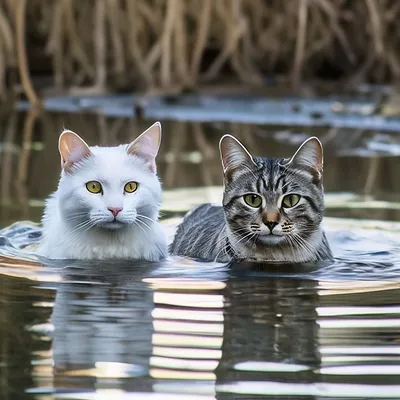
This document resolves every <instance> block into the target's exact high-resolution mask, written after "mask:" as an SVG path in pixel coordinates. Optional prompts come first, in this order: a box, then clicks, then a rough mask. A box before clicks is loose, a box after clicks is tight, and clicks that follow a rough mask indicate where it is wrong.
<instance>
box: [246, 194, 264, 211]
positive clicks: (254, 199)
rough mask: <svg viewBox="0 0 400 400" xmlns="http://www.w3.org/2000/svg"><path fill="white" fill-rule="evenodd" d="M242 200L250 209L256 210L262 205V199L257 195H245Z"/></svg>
mask: <svg viewBox="0 0 400 400" xmlns="http://www.w3.org/2000/svg"><path fill="white" fill-rule="evenodd" d="M243 199H244V201H245V203H246V204H247V205H249V206H250V207H254V208H258V207H260V206H261V204H262V198H261V196H259V195H258V194H245V195H244V197H243Z"/></svg>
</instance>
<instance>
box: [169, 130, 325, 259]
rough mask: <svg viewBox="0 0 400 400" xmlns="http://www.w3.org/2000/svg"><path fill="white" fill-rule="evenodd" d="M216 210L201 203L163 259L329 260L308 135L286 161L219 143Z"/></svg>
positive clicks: (317, 150) (318, 169) (317, 162)
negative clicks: (220, 180) (220, 200)
mask: <svg viewBox="0 0 400 400" xmlns="http://www.w3.org/2000/svg"><path fill="white" fill-rule="evenodd" d="M220 153H221V160H222V167H223V173H224V185H225V188H224V195H223V205H222V207H221V206H216V205H212V204H203V205H201V206H199V207H197V208H195V209H194V210H192V211H190V212H189V213H188V214H187V215H186V216H185V218H184V220H183V222H182V223H181V224H180V225H179V227H178V229H177V232H176V235H175V238H174V240H173V243H172V244H171V246H170V252H171V254H176V255H182V256H189V257H194V258H199V259H203V260H216V261H220V262H228V261H231V260H241V261H243V260H248V261H264V262H265V261H267V262H269V261H271V262H286V263H287V262H289V263H293V262H309V261H317V260H324V259H330V258H332V253H331V250H330V247H329V244H328V241H327V239H326V236H325V233H324V231H323V229H322V227H321V222H322V218H323V213H324V189H323V182H322V170H323V152H322V145H321V143H320V141H319V140H318V139H317V138H316V137H311V138H309V139H308V140H306V141H305V142H304V143H303V144H302V145H301V146H300V147H299V149H298V150H297V151H296V152H295V154H294V155H293V157H291V158H289V159H283V158H281V159H271V158H264V157H253V156H252V155H251V154H250V153H249V152H248V151H247V149H246V148H245V147H244V146H243V145H242V144H241V143H240V142H239V141H238V140H237V139H236V138H234V137H233V136H231V135H225V136H224V137H223V138H222V139H221V141H220Z"/></svg>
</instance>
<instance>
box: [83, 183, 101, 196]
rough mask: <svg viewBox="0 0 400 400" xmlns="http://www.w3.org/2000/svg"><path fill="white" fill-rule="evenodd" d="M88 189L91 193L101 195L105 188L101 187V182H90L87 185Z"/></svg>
mask: <svg viewBox="0 0 400 400" xmlns="http://www.w3.org/2000/svg"><path fill="white" fill-rule="evenodd" d="M86 189H87V190H89V192H90V193H94V194H97V193H101V192H102V191H103V188H102V186H101V183H100V182H97V181H90V182H88V183H87V184H86Z"/></svg>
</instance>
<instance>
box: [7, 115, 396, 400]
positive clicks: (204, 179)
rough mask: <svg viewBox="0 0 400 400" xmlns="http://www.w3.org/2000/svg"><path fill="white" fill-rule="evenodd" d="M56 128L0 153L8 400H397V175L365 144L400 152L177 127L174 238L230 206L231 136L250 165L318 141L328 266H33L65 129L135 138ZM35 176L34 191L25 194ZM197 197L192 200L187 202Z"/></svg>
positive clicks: (167, 206)
mask: <svg viewBox="0 0 400 400" xmlns="http://www.w3.org/2000/svg"><path fill="white" fill-rule="evenodd" d="M46 118H47V119H46V120H45V119H43V121H44V120H45V121H46V124H44V122H42V123H40V124H39V125H38V128H37V130H36V131H35V132H34V133H33V135H32V142H31V146H30V151H31V152H30V153H29V154H28V156H27V154H26V153H23V151H22V150H21V151H20V152H18V151H16V150H15V149H16V148H18V146H19V143H20V141H21V138H20V137H19V136H18V135H17V134H16V133H15V134H14V136H12V135H10V136H9V137H8V138H9V139H8V142H7V141H4V142H3V147H2V148H3V149H4V148H5V149H8V150H7V151H6V152H3V153H2V154H3V157H2V159H1V163H2V164H1V165H2V170H1V174H2V175H1V177H2V181H1V185H2V186H1V187H2V199H3V206H2V209H1V211H2V213H1V218H0V220H1V224H2V226H3V227H4V228H3V229H2V230H0V304H1V308H0V398H1V399H7V400H15V399H16V400H18V399H26V398H28V399H29V398H34V399H39V400H47V399H117V400H119V399H147V398H151V399H162V400H163V399H166V400H169V399H171V400H172V399H178V400H179V399H189V400H192V399H193V400H195V399H196V400H197V399H199V400H203V399H229V400H231V399H247V400H248V399H257V398H260V397H259V396H263V398H276V399H293V400H294V399H330V398H336V399H345V398H352V399H354V398H356V399H384V398H400V303H399V299H400V279H399V278H400V223H397V222H393V221H396V220H399V212H398V210H399V209H400V206H399V204H400V203H399V200H400V185H399V183H398V182H399V181H398V178H397V177H398V172H400V171H397V170H398V168H399V165H398V160H396V159H395V158H393V157H392V156H391V155H390V154H389V153H388V154H386V153H383V154H380V155H378V154H377V153H376V152H375V150H374V151H372V150H371V149H370V148H369V147H368V146H369V145H367V143H369V144H370V143H375V144H376V143H381V144H382V143H386V144H388V146H389V147H390V144H393V145H394V146H396V145H399V143H400V139H397V137H396V136H394V135H392V134H390V135H389V136H387V135H386V134H385V135H386V136H385V135H381V134H380V133H379V132H375V133H374V132H370V133H368V135H369V136H368V141H366V136H362V137H361V136H357V133H356V132H353V131H350V132H349V131H347V132H342V131H339V132H338V133H335V135H336V136H335V138H336V139H334V138H332V136H333V133H332V132H330V133H329V132H328V133H326V132H323V131H317V132H314V131H312V129H311V128H310V129H311V130H307V131H306V132H299V131H297V132H296V130H295V129H293V128H290V129H291V132H290V134H289V133H288V130H287V131H282V130H281V131H279V132H278V131H276V130H275V131H273V129H272V128H271V129H269V128H268V129H267V128H265V127H257V126H250V127H249V126H247V125H243V126H236V125H234V126H229V127H228V126H226V125H213V126H209V127H208V126H207V125H205V126H203V125H196V124H193V125H190V124H186V123H185V124H178V123H177V124H173V123H171V124H166V129H165V130H164V132H165V134H164V138H165V142H164V144H163V146H164V148H163V149H162V152H161V154H160V157H159V158H160V160H159V169H160V173H161V178H162V180H163V182H164V187H165V188H166V192H165V196H164V200H165V201H164V206H163V210H164V211H163V223H164V226H165V228H166V230H167V232H168V233H169V236H171V235H172V234H173V232H174V228H175V226H176V224H177V223H178V222H179V219H180V217H181V215H182V214H183V213H184V212H185V210H187V209H190V208H191V207H192V206H194V205H196V204H198V203H201V202H203V201H213V202H219V201H220V196H221V187H219V186H215V185H219V184H220V166H219V160H218V154H217V153H216V152H215V148H216V146H217V142H218V139H219V137H220V133H221V132H223V131H224V132H225V131H231V132H232V130H233V132H232V133H234V134H238V136H240V134H239V133H238V132H239V131H240V132H242V133H241V134H242V137H241V139H242V140H243V141H244V142H245V143H246V144H247V145H248V146H249V148H250V149H251V150H253V149H254V150H255V149H259V152H260V153H266V154H271V155H278V154H279V155H282V154H283V155H287V154H289V153H290V152H292V150H293V149H294V148H295V147H296V146H297V145H298V142H299V141H301V140H302V139H303V138H304V137H305V136H306V135H309V134H314V133H316V134H317V135H318V136H319V137H320V138H321V140H323V142H324V141H325V142H324V144H325V149H326V155H327V163H326V167H325V170H326V184H325V185H326V187H327V192H328V193H327V196H326V203H327V214H328V217H327V218H326V219H325V222H324V223H325V228H326V230H327V234H328V238H329V240H330V242H331V245H332V248H333V251H334V254H335V257H336V259H335V261H334V262H332V263H321V264H319V265H312V264H304V265H260V264H240V265H239V264H237V265H230V266H228V265H223V264H218V263H199V262H195V261H191V260H185V259H183V258H179V257H171V258H170V259H169V260H167V261H164V262H162V263H159V264H150V263H132V262H129V263H126V262H125V263H124V262H93V263H83V262H67V261H62V262H56V263H55V262H48V261H46V260H44V259H37V257H36V256H35V255H34V246H35V243H37V241H38V240H39V239H40V226H39V225H37V224H35V223H29V222H18V223H16V224H14V225H10V224H11V223H12V222H14V221H21V220H33V221H38V219H39V217H40V214H41V210H42V206H43V198H44V197H45V196H46V195H47V194H48V193H49V192H50V191H51V190H53V189H54V188H55V184H56V180H57V176H58V173H59V162H58V155H57V152H56V139H57V135H58V131H59V129H58V128H57V129H56V127H57V126H58V125H57V124H60V121H64V122H63V123H62V124H61V125H64V126H67V127H70V128H72V129H75V130H76V131H78V132H79V133H81V134H82V135H83V136H84V137H85V138H86V137H88V142H90V143H95V142H96V141H97V140H100V141H102V140H103V141H104V143H107V141H109V140H111V139H109V137H108V136H106V135H103V136H102V134H101V133H100V134H99V136H96V133H95V131H96V129H97V127H98V126H100V127H102V129H104V124H106V125H107V124H109V125H108V126H109V127H110V130H111V131H112V132H114V134H115V135H114V139H115V141H116V142H119V141H120V142H122V141H124V140H125V139H126V136H127V133H126V131H124V132H125V133H123V134H122V133H121V134H118V132H119V131H118V129H120V128H121V127H124V126H125V125H123V124H121V123H120V122H118V121H120V120H115V121H114V120H111V121H110V120H102V119H101V118H100V119H99V120H94V121H93V118H94V117H92V119H89V120H88V121H87V122H86V120H85V118H89V117H84V116H75V119H72V118H71V117H69V116H61V115H57V114H56V115H50V116H49V115H47V116H46ZM99 121H100V122H99ZM118 123H119V124H120V125H118ZM123 123H126V121H125V122H124V121H123ZM74 124H75V125H79V126H74ZM96 124H97V125H96ZM146 124H147V123H146ZM118 127H119V128H118ZM50 128H51V129H50ZM53 128H54V129H53ZM111 128H112V129H111ZM208 128H209V129H208ZM228 128H231V129H228ZM49 129H50V130H49ZM288 129H289V128H288ZM84 130H85V132H83V131H84ZM9 132H11V130H10V131H9ZM246 132H247V133H246ZM128 133H129V132H128ZM278 133H279V134H278ZM329 134H330V135H331V136H329ZM350 134H351V135H352V136H351V138H350ZM365 135H366V134H365ZM379 135H380V136H379ZM110 136H112V135H111V133H110ZM90 138H91V139H90ZM344 138H345V139H346V140H347V143H346V144H344ZM389 139H390V140H389ZM7 143H8V144H7ZM378 147H379V146H378ZM381 147H382V146H381ZM381 147H380V148H381ZM199 148H200V149H201V150H200V151H199V150H198V149H199ZM374 148H376V146H375V147H374ZM390 149H393V147H390ZM23 154H25V157H28V160H25V161H24V158H23ZM349 154H351V155H349ZM355 154H357V155H358V156H357V157H358V158H356V157H355ZM360 154H362V155H363V157H360ZM7 157H8V158H7ZM21 157H22V158H21ZM6 158H7V160H8V162H10V163H9V164H7V163H6V162H5V161H4V160H5V159H6ZM21 160H22V161H21ZM329 160H330V161H329ZM24 165H27V166H28V167H27V168H29V174H27V176H28V177H29V179H27V181H26V183H25V186H24V187H23V188H22V189H21V187H19V189H18V187H17V186H16V185H14V184H13V181H14V179H16V177H18V176H20V175H22V176H23V175H24ZM7 166H8V167H7ZM5 167H7V168H8V169H7V168H5ZM5 178H6V179H5ZM190 182H192V185H193V186H197V189H189V190H187V189H177V188H179V187H180V188H182V187H185V186H188V185H189V183H190ZM14 183H15V182H14ZM13 199H14V200H13Z"/></svg>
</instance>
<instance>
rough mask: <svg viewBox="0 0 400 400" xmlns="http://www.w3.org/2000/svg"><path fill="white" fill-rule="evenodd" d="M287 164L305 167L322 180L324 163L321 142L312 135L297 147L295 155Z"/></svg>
mask: <svg viewBox="0 0 400 400" xmlns="http://www.w3.org/2000/svg"><path fill="white" fill-rule="evenodd" d="M285 165H292V166H294V167H298V168H304V169H306V170H308V171H310V172H311V173H313V175H314V176H315V178H317V179H318V180H320V179H321V178H322V171H323V165H324V156H323V150H322V144H321V142H320V141H319V140H318V139H317V138H316V137H310V138H309V139H307V140H306V141H304V142H303V144H302V145H301V146H300V147H299V148H298V149H297V151H296V153H294V155H293V157H292V158H291V159H289V160H287V161H286V163H285Z"/></svg>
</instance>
